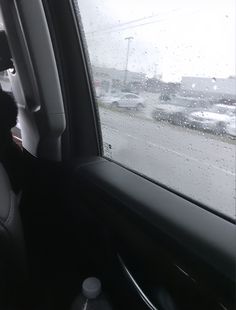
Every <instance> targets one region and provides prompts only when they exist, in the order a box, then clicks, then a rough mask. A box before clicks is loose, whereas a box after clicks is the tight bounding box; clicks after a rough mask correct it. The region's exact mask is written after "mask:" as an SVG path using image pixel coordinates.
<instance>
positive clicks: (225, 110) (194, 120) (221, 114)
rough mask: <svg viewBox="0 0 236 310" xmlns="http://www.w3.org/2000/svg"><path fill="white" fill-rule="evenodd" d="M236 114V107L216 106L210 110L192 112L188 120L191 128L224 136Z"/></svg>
mask: <svg viewBox="0 0 236 310" xmlns="http://www.w3.org/2000/svg"><path fill="white" fill-rule="evenodd" d="M235 112H236V107H235V106H231V105H223V104H216V105H213V106H212V108H211V109H209V110H205V111H202V110H199V111H194V112H192V113H191V114H190V115H189V117H188V119H189V123H190V126H191V127H194V128H196V129H202V130H208V131H211V132H214V133H215V134H223V133H225V132H226V127H227V126H228V124H229V123H231V120H232V118H234V116H235Z"/></svg>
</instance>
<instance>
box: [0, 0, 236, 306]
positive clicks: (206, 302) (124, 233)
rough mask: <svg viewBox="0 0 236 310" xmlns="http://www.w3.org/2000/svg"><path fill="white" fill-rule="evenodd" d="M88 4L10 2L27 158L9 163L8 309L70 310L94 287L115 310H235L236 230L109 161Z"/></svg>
mask: <svg viewBox="0 0 236 310" xmlns="http://www.w3.org/2000/svg"><path fill="white" fill-rule="evenodd" d="M77 2H78V3H77ZM79 4H80V1H72V0H60V1H56V0H33V1H32V0H20V1H17V0H0V21H1V19H2V23H3V29H2V31H1V35H0V71H1V72H4V71H5V70H7V71H8V76H9V79H10V83H11V87H12V94H13V96H14V98H15V101H16V103H17V106H18V119H19V124H20V127H18V130H17V128H16V129H14V130H15V131H14V130H13V135H14V136H15V139H16V140H15V141H17V142H18V145H20V147H19V148H20V149H21V152H22V156H21V157H20V159H19V161H15V162H14V163H13V162H12V165H14V167H16V168H15V169H12V175H9V172H8V171H7V169H6V167H5V166H4V163H3V162H2V160H1V161H0V309H3V310H5V309H13V310H15V309H24V310H26V309H57V310H59V309H62V310H66V309H70V308H71V305H72V303H73V300H75V298H76V297H77V296H78V294H80V291H81V285H82V282H83V281H84V279H86V278H87V277H91V276H94V277H97V278H99V279H100V280H101V283H102V290H103V291H104V292H105V294H106V296H107V298H108V300H109V302H110V304H111V307H112V309H118V310H121V309H143V310H144V309H152V310H159V309H160V310H176V309H179V310H181V309H183V310H184V309H186V310H190V309H191V310H195V309H196V310H204V309H206V310H225V309H227V310H233V309H235V308H236V302H235V297H236V295H235V288H236V287H235V284H236V283H235V282H236V280H235V279H236V278H235V258H236V247H235V220H234V219H232V218H230V217H228V216H226V215H224V214H221V213H220V212H218V211H214V210H212V209H210V208H208V207H207V206H205V205H204V204H201V203H199V202H198V201H197V200H196V199H192V198H189V197H187V196H185V195H182V194H180V193H179V192H177V191H175V190H172V189H170V188H169V187H167V186H165V185H163V184H161V183H160V182H157V181H154V180H153V179H152V178H149V177H148V176H146V175H143V174H141V173H138V172H137V171H134V170H133V169H131V168H129V167H127V166H124V165H122V164H121V163H119V162H118V161H116V160H113V159H112V158H108V157H107V156H105V155H104V149H103V135H102V131H101V121H100V116H99V109H98V107H97V103H96V96H95V91H94V88H93V77H92V74H91V66H90V61H89V58H88V57H87V45H86V43H85V42H86V41H85V40H84V33H83V25H82V23H81V21H80V20H79V18H78V17H77V15H78V14H79V13H78V10H79ZM0 113H1V111H0ZM19 128H20V130H19ZM19 132H20V134H19ZM0 158H1V157H0ZM9 160H11V159H9ZM10 165H11V163H10ZM17 169H19V170H20V173H21V175H22V178H21V183H20V191H18V192H16V191H14V188H13V185H12V179H14V178H15V177H16V176H15V174H14V173H17V172H16V171H17ZM193 177H194V176H193ZM81 309H82V308H81ZM83 309H85V308H83Z"/></svg>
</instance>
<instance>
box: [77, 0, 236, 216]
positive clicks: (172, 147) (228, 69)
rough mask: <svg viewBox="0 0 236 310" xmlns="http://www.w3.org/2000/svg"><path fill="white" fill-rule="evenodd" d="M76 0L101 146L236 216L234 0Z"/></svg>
mask: <svg viewBox="0 0 236 310" xmlns="http://www.w3.org/2000/svg"><path fill="white" fill-rule="evenodd" d="M75 1H76V2H77V4H78V6H79V10H80V18H81V20H82V24H83V28H84V34H85V36H84V37H85V39H86V44H87V47H88V54H89V55H88V56H89V58H90V62H91V64H92V66H91V71H92V76H93V80H94V89H95V92H96V97H97V103H98V106H99V112H100V119H101V127H102V135H103V141H104V142H103V143H104V145H103V147H104V156H106V157H109V158H112V159H113V160H114V161H117V162H119V163H121V164H123V165H125V166H127V167H128V168H131V169H133V170H136V171H137V172H139V173H141V174H143V175H146V176H148V177H149V178H151V179H153V180H155V181H157V182H158V183H161V184H163V185H165V186H167V187H168V188H171V189H173V190H175V191H177V192H179V193H181V194H183V195H185V196H187V197H189V198H191V199H193V200H195V201H198V202H199V203H201V204H203V205H205V206H207V207H208V208H211V209H214V210H216V211H217V212H220V213H223V214H225V215H227V216H229V217H233V218H234V217H235V159H236V158H235V138H236V128H235V125H236V124H235V122H236V120H235V108H236V72H235V68H236V64H235V52H236V51H235V34H236V33H235V11H236V8H235V0H225V1H222V0H199V1H195V0H194V1H193V0H178V1H176V0H165V1H164V0H139V1H137V0H119V1H116V0H75ZM124 93H126V95H125V96H124ZM127 93H128V94H127ZM132 94H133V95H132ZM135 94H136V96H135ZM124 97H125V98H126V100H123V99H124ZM134 98H135V99H136V100H131V99H134Z"/></svg>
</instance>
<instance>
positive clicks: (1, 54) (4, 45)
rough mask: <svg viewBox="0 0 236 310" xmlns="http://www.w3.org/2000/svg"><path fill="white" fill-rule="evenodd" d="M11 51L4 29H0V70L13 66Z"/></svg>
mask: <svg viewBox="0 0 236 310" xmlns="http://www.w3.org/2000/svg"><path fill="white" fill-rule="evenodd" d="M11 58H12V57H11V52H10V48H9V45H8V41H7V36H6V33H5V31H4V30H0V72H1V71H4V70H7V69H10V68H13V63H12V60H11Z"/></svg>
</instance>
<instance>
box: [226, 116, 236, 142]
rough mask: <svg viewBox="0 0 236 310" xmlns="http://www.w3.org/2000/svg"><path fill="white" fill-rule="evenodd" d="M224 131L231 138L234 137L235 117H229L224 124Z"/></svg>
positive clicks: (235, 136) (235, 131) (235, 129)
mask: <svg viewBox="0 0 236 310" xmlns="http://www.w3.org/2000/svg"><path fill="white" fill-rule="evenodd" d="M225 132H226V133H227V134H228V135H230V136H231V137H232V138H236V117H235V116H233V117H231V119H230V121H229V123H228V124H227V125H226V128H225Z"/></svg>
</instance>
